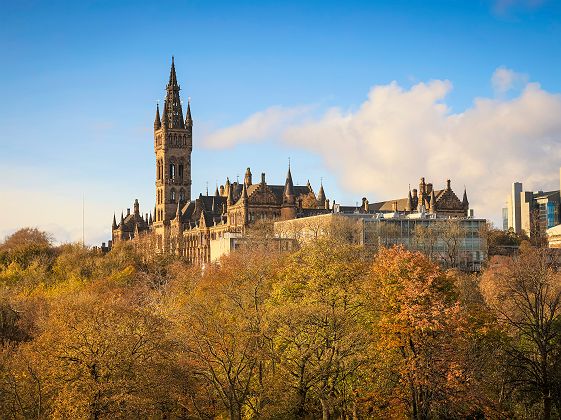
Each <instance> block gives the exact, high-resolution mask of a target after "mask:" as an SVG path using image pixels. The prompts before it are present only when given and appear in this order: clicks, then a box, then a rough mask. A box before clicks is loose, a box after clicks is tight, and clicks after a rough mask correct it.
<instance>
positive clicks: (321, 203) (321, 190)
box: [317, 179, 325, 207]
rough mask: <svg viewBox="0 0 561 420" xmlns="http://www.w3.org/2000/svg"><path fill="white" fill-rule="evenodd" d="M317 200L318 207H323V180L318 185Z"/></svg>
mask: <svg viewBox="0 0 561 420" xmlns="http://www.w3.org/2000/svg"><path fill="white" fill-rule="evenodd" d="M317 199H318V203H319V205H320V207H323V206H324V205H325V191H324V190H323V179H322V180H321V182H320V184H319V192H318V197H317Z"/></svg>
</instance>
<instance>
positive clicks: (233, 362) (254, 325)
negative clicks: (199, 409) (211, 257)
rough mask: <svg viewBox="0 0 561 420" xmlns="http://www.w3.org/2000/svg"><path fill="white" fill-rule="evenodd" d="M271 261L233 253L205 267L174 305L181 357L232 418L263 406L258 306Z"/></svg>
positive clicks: (254, 254)
mask: <svg viewBox="0 0 561 420" xmlns="http://www.w3.org/2000/svg"><path fill="white" fill-rule="evenodd" d="M274 261H275V258H274V256H272V257H266V256H263V255H262V254H260V253H258V252H255V251H249V250H246V251H245V252H243V253H242V252H240V253H234V254H233V255H231V256H230V257H226V258H223V259H222V260H221V262H220V265H219V266H209V267H208V268H207V271H206V272H205V273H204V275H203V276H202V277H201V278H200V281H199V282H198V284H196V285H195V286H194V287H193V289H192V290H191V291H190V292H189V293H188V294H186V295H185V299H186V300H185V301H184V302H177V303H176V305H177V309H176V311H175V312H174V315H173V316H174V318H175V321H176V322H177V324H176V331H177V335H178V338H179V340H180V342H179V345H180V346H181V349H182V350H181V351H182V352H183V354H184V359H186V360H187V361H190V363H191V364H192V366H193V372H194V374H195V375H196V376H197V377H198V378H199V380H200V381H202V382H203V383H205V384H206V386H208V387H209V388H210V389H211V390H212V392H213V394H212V395H213V397H212V398H216V399H217V400H218V401H219V402H220V405H221V406H222V407H223V408H224V409H225V411H226V412H227V414H228V416H229V418H230V419H232V420H235V419H241V418H242V417H243V416H244V413H248V415H250V416H258V415H260V413H261V412H262V410H263V408H264V406H265V405H266V404H267V398H266V392H265V391H266V389H265V385H264V381H265V377H264V375H265V373H266V366H265V365H266V360H264V353H265V347H266V346H267V343H268V342H267V339H266V337H265V335H264V330H263V328H264V325H263V317H264V307H263V302H264V300H265V298H266V297H267V295H268V289H269V287H270V285H269V281H268V280H269V279H270V277H271V276H270V275H269V270H270V267H271V265H273V264H274ZM207 404H209V402H207Z"/></svg>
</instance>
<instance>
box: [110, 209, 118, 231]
mask: <svg viewBox="0 0 561 420" xmlns="http://www.w3.org/2000/svg"><path fill="white" fill-rule="evenodd" d="M111 228H112V229H113V230H115V229H117V220H116V219H115V213H113V224H112V225H111Z"/></svg>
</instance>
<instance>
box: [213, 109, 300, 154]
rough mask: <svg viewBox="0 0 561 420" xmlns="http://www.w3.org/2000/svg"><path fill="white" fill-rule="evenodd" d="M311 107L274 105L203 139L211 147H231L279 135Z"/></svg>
mask: <svg viewBox="0 0 561 420" xmlns="http://www.w3.org/2000/svg"><path fill="white" fill-rule="evenodd" d="M309 110H310V107H307V106H303V107H294V108H285V107H281V106H272V107H270V108H267V109H266V110H264V111H260V112H256V113H255V114H253V115H251V116H250V117H249V118H247V119H246V120H244V121H242V122H241V123H239V124H236V125H233V126H230V127H227V128H224V129H221V130H218V131H215V132H214V133H211V134H210V135H208V136H206V137H205V138H204V139H203V146H205V147H208V148H210V149H223V148H231V147H233V146H235V145H237V144H240V143H252V142H257V141H260V140H262V139H267V138H273V137H276V136H278V134H279V133H280V132H281V131H282V129H283V128H284V127H285V126H286V125H287V124H290V123H294V122H295V121H296V120H298V118H299V117H301V116H302V115H305V114H307V112H309Z"/></svg>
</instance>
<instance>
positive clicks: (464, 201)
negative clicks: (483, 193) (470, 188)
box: [462, 186, 469, 210]
mask: <svg viewBox="0 0 561 420" xmlns="http://www.w3.org/2000/svg"><path fill="white" fill-rule="evenodd" d="M462 205H463V206H464V209H466V210H467V209H468V208H469V201H468V195H467V191H466V187H465V186H464V197H463V198H462Z"/></svg>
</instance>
